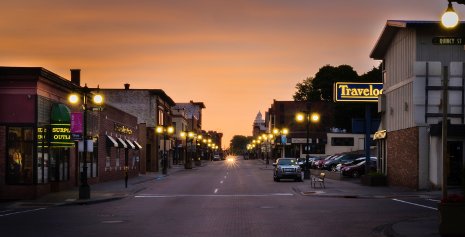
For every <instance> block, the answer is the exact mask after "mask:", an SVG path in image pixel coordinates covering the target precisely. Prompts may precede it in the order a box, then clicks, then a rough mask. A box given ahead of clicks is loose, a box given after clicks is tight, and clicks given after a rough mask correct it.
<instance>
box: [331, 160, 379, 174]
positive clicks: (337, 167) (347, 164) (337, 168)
mask: <svg viewBox="0 0 465 237" xmlns="http://www.w3.org/2000/svg"><path fill="white" fill-rule="evenodd" d="M371 158H372V159H376V157H371ZM365 159H366V158H365V157H359V158H357V159H355V160H349V161H346V162H344V163H339V164H338V165H337V166H336V171H341V169H342V168H343V167H345V166H351V165H356V164H358V163H360V162H362V161H364V160H365Z"/></svg>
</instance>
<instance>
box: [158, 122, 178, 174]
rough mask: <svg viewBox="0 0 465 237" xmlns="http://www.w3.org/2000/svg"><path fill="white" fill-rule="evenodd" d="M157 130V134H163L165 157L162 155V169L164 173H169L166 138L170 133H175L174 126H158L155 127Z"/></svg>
mask: <svg viewBox="0 0 465 237" xmlns="http://www.w3.org/2000/svg"><path fill="white" fill-rule="evenodd" d="M155 131H156V132H157V134H163V157H162V164H163V169H162V174H165V175H166V174H167V173H168V154H167V152H166V140H167V137H168V135H171V134H173V133H174V127H172V126H168V127H164V126H161V125H159V126H157V127H156V128H155Z"/></svg>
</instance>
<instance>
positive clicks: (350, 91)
mask: <svg viewBox="0 0 465 237" xmlns="http://www.w3.org/2000/svg"><path fill="white" fill-rule="evenodd" d="M381 94H383V83H356V82H336V83H335V84H334V101H336V102H378V96H380V95H381Z"/></svg>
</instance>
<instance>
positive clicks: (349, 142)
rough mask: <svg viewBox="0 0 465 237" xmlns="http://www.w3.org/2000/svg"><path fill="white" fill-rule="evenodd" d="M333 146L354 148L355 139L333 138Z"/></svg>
mask: <svg viewBox="0 0 465 237" xmlns="http://www.w3.org/2000/svg"><path fill="white" fill-rule="evenodd" d="M331 146H354V138H353V137H333V138H331Z"/></svg>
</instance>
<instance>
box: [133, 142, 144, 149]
mask: <svg viewBox="0 0 465 237" xmlns="http://www.w3.org/2000/svg"><path fill="white" fill-rule="evenodd" d="M133 142H134V145H136V149H138V150H140V149H142V146H141V145H140V144H139V143H138V142H137V141H133Z"/></svg>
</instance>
